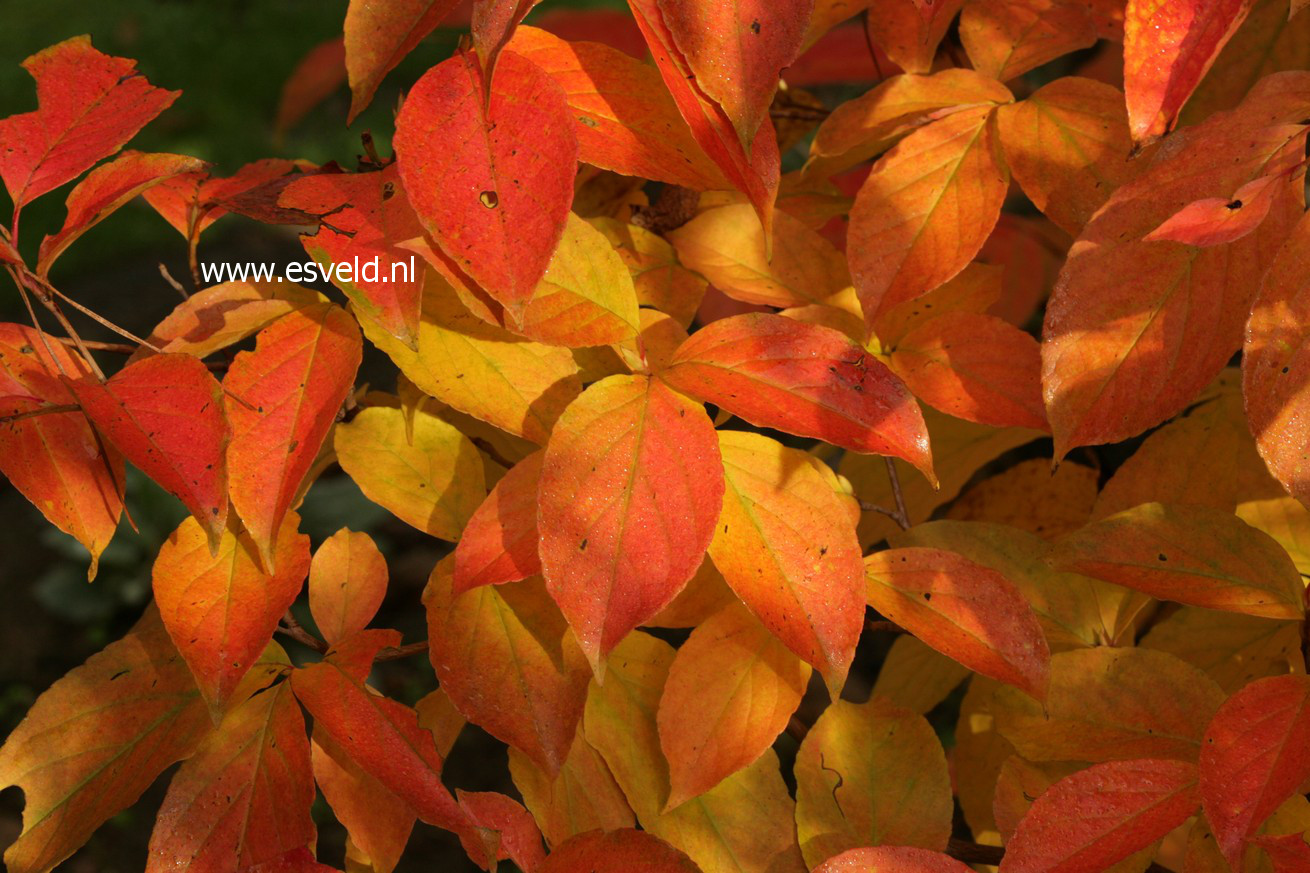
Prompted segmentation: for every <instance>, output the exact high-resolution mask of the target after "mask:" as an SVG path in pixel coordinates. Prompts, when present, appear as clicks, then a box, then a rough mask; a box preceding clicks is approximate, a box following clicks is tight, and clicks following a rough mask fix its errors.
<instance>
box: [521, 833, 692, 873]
mask: <svg viewBox="0 0 1310 873" xmlns="http://www.w3.org/2000/svg"><path fill="white" fill-rule="evenodd" d="M633 870H641V871H643V873H700V868H699V867H697V866H696V865H695V864H694V863H692V860H691V859H690V858H688V857H687V856H686V855H684V854H683V853H682V852H679V851H678V850H677V849H675V848H673V847H672V846H670V845H669V844H668V843H666V842H664V841H663V840H661V839H660V838H659V837H656V836H652V835H651V834H648V833H646V832H645V831H637V830H632V829H630V828H621V829H620V830H616V831H609V832H608V833H606V832H604V831H588V832H587V833H585V834H578V835H577V836H576V837H573V838H571V839H569V840H566V841H565V842H563V843H561V844H560V845H558V846H556V847H555V851H553V852H551V853H550V855H549V857H547V858H546V861H545V863H543V864H542V865H541V866H540V867H538V868H537V873H632V871H633Z"/></svg>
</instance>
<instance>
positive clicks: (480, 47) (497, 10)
mask: <svg viewBox="0 0 1310 873" xmlns="http://www.w3.org/2000/svg"><path fill="white" fill-rule="evenodd" d="M540 2H541V0H473V10H472V15H471V20H470V22H469V25H470V26H469V30H470V31H472V36H473V48H474V50H475V51H476V52H477V53H478V61H479V63H481V65H482V70H483V74H484V75H485V76H486V78H487V79H488V80H491V78H492V75H493V72H494V71H495V69H496V60H497V58H499V57H500V52H501V49H503V48H504V47H505V44H506V43H508V42H509V41H510V38H511V37H513V36H514V31H515V29H516V28H517V27H518V25H519V22H521V21H522V20H523V18H524V17H525V16H526V15H527V14H528V13H529V12H531V11H532V7H533V6H536V5H537V4H538V3H540Z"/></svg>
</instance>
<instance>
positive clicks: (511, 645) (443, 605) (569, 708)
mask: <svg viewBox="0 0 1310 873" xmlns="http://www.w3.org/2000/svg"><path fill="white" fill-rule="evenodd" d="M452 566H453V561H452V560H451V559H449V558H447V559H445V560H443V561H441V562H440V563H438V564H437V566H436V569H434V570H433V571H432V576H431V578H430V579H429V580H428V587H427V589H426V590H425V592H424V596H423V602H424V605H425V606H426V608H427V616H428V640H429V642H428V646H429V649H428V654H429V656H430V657H431V659H432V666H433V667H434V668H435V669H436V672H437V679H438V680H440V682H441V687H442V688H443V689H445V691H446V694H448V695H449V696H450V699H451V702H452V703H454V704H455V707H456V709H458V710H459V711H460V713H461V714H463V716H464V717H465V718H467V719H468V720H469V721H471V722H473V723H474V724H477V725H478V726H480V727H482V728H483V729H484V730H486V731H487V732H488V733H490V734H491V735H492V736H494V737H497V738H498V739H500V740H503V741H504V742H506V743H508V744H509V745H511V746H513V747H515V748H517V749H518V750H519V751H521V752H523V753H524V754H526V755H527V756H528V757H529V758H531V759H532V761H533V762H534V763H536V764H537V766H539V767H541V768H542V769H543V770H545V771H546V773H547V774H549V775H550V776H554V775H555V774H556V773H558V771H559V769H560V767H561V766H562V765H563V764H564V761H565V758H566V757H567V756H568V754H569V747H570V746H571V745H572V743H573V737H574V734H575V733H576V731H577V726H578V721H579V719H581V718H582V706H583V701H584V698H585V696H586V693H587V682H588V680H589V679H590V677H591V673H590V670H589V669H588V667H587V661H586V659H585V658H584V657H583V656H582V652H581V651H580V650H579V649H578V646H577V643H576V642H574V640H573V637H572V636H571V635H570V633H569V628H568V625H567V624H565V622H564V619H563V618H562V617H561V616H560V614H559V611H558V610H557V609H555V608H554V605H553V604H552V603H551V602H550V598H549V596H548V595H547V594H546V591H545V588H544V587H543V585H542V584H541V580H540V579H529V580H525V581H522V582H515V583H511V584H507V585H496V586H491V585H485V586H482V587H479V588H474V589H473V590H472V591H468V592H466V593H464V594H460V595H454V594H453V593H452V590H451V570H452Z"/></svg>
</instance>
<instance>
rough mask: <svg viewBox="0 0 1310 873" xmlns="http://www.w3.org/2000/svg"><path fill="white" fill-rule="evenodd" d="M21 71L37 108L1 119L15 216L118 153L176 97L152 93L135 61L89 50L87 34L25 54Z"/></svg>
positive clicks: (1, 166) (3, 171)
mask: <svg viewBox="0 0 1310 873" xmlns="http://www.w3.org/2000/svg"><path fill="white" fill-rule="evenodd" d="M23 69H25V70H27V72H28V73H29V74H30V75H31V76H32V78H33V79H35V80H36V99H37V104H38V108H37V109H36V110H35V111H33V112H25V113H23V114H22V115H11V116H10V117H8V118H6V119H3V120H0V141H3V142H4V143H5V144H6V148H5V149H4V151H3V152H0V179H3V180H4V183H5V188H7V189H8V191H9V196H10V198H11V199H12V200H13V202H14V207H15V209H16V210H17V209H21V208H22V207H23V205H24V204H26V203H28V202H30V201H32V200H35V199H36V198H37V197H40V196H41V195H42V194H45V193H46V192H48V191H51V190H53V189H55V188H58V187H59V186H60V185H63V184H64V183H65V182H70V181H72V180H73V179H75V178H77V177H78V176H80V175H82V173H84V172H86V171H87V170H89V169H91V167H92V165H94V164H95V162H96V161H98V160H100V159H101V158H104V157H108V156H109V155H112V154H113V153H114V152H116V151H118V150H119V149H121V148H122V147H123V145H124V144H125V143H126V142H127V141H128V140H129V139H131V138H132V137H133V136H135V135H136V132H137V131H138V130H140V129H141V128H143V127H145V126H146V125H147V124H148V123H150V121H151V120H152V119H153V118H154V117H155V116H157V115H158V114H159V113H161V112H163V111H164V110H165V109H167V108H168V107H169V106H170V105H172V103H173V101H174V100H176V99H177V97H178V95H179V94H181V93H182V92H181V91H165V90H163V89H162V88H156V87H155V86H154V85H151V84H150V83H149V82H147V81H146V79H145V77H144V76H142V75H141V74H140V73H138V72H137V71H136V62H135V61H130V60H127V59H126V58H115V57H111V56H110V55H106V54H102V53H101V52H98V51H96V50H95V49H94V48H92V47H91V38H90V37H87V36H75V37H73V38H71V39H66V40H64V41H63V42H61V43H58V44H56V45H53V46H51V47H50V48H48V49H45V50H44V51H41V52H38V53H36V54H34V55H32V56H31V57H30V58H28V59H27V60H25V61H23ZM15 227H17V225H15Z"/></svg>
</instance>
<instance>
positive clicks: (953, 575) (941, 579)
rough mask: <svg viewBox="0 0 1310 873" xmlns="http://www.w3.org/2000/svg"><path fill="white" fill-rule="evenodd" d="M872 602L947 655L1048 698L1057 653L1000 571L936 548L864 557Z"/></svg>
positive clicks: (882, 553) (903, 550)
mask: <svg viewBox="0 0 1310 873" xmlns="http://www.w3.org/2000/svg"><path fill="white" fill-rule="evenodd" d="M864 570H865V576H866V578H867V580H868V596H869V605H870V606H872V607H873V608H874V609H876V610H878V611H879V612H881V613H882V614H883V615H885V616H887V617H888V618H890V619H891V620H892V621H894V622H896V623H897V624H900V625H902V626H903V627H905V628H906V629H907V630H909V631H910V632H911V633H913V634H914V635H915V636H917V637H918V638H919V639H921V640H923V641H924V642H925V643H927V644H928V645H930V646H932V647H933V648H934V649H936V650H937V651H939V652H941V653H942V654H943V655H946V656H947V657H949V658H953V659H954V660H956V661H959V662H960V663H961V664H963V665H964V666H966V667H968V668H969V669H971V670H974V671H976V672H978V673H982V674H983V675H984V676H990V677H992V678H993V679H997V680H999V681H1001V682H1006V683H1009V684H1011V685H1013V686H1015V687H1016V688H1020V689H1022V690H1024V691H1026V692H1028V693H1029V694H1031V695H1032V696H1033V697H1035V698H1037V699H1038V700H1044V699H1045V698H1046V689H1047V685H1048V684H1049V681H1050V659H1051V653H1050V650H1049V649H1048V648H1047V645H1046V637H1044V636H1043V635H1042V628H1041V625H1039V624H1038V623H1037V616H1036V615H1034V614H1033V611H1032V607H1030V606H1029V605H1028V602H1027V601H1026V600H1024V598H1023V595H1022V594H1020V593H1019V589H1018V588H1016V587H1015V586H1014V583H1012V582H1010V581H1009V580H1008V579H1006V578H1005V577H1004V576H1002V575H1001V574H1000V573H998V572H996V571H995V570H992V569H990V568H988V567H984V566H982V565H980V564H975V563H974V562H973V561H970V560H969V559H967V558H965V557H962V556H960V555H956V554H954V553H952V552H945V551H941V550H938V549H924V548H907V549H886V550H884V551H881V552H875V553H873V554H872V555H869V556H868V557H867V558H865V559H864Z"/></svg>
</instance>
